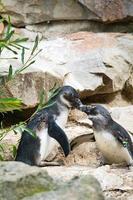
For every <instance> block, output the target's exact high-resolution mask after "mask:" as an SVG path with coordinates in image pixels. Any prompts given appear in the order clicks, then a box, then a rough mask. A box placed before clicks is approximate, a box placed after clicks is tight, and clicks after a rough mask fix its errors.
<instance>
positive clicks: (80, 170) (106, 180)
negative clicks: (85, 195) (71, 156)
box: [46, 165, 133, 200]
mask: <svg viewBox="0 0 133 200" xmlns="http://www.w3.org/2000/svg"><path fill="white" fill-rule="evenodd" d="M46 169H47V171H48V173H49V174H51V175H52V177H53V178H54V179H55V180H56V181H59V180H63V181H67V180H71V178H73V177H74V176H87V174H92V175H93V176H94V177H96V178H97V179H98V181H99V182H100V184H101V187H102V190H103V191H104V194H105V197H106V199H107V200H110V199H115V200H116V199H117V200H127V199H131V196H132V194H133V187H132V180H133V170H132V169H130V170H129V169H128V168H121V167H115V166H109V165H106V166H102V167H98V168H91V167H88V166H87V167H85V166H71V167H55V168H46ZM53 169H54V170H53ZM58 174H60V176H58Z"/></svg>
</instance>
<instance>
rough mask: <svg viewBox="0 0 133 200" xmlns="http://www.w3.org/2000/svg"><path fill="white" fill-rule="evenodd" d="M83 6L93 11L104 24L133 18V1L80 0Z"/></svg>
mask: <svg viewBox="0 0 133 200" xmlns="http://www.w3.org/2000/svg"><path fill="white" fill-rule="evenodd" d="M78 1H79V2H80V3H81V4H82V5H84V6H85V7H87V8H88V12H89V11H92V12H93V13H94V14H95V15H97V17H98V18H99V20H102V21H103V22H108V23H111V22H116V21H121V20H125V19H127V20H130V19H132V17H133V12H132V10H133V1H132V0H117V1H115V0H111V1H110V0H94V1H92V0H91V1H90V0H78Z"/></svg>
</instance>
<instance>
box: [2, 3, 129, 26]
mask: <svg viewBox="0 0 133 200" xmlns="http://www.w3.org/2000/svg"><path fill="white" fill-rule="evenodd" d="M132 9H133V2H132V0H117V1H115V0H111V1H108V0H100V1H99V0H95V1H93V0H91V1H90V0H79V1H74V0H67V1H65V0H57V1H52V0H39V1H36V0H28V1H26V0H14V1H12V0H1V2H0V13H1V14H2V15H3V16H7V15H11V17H12V22H13V24H15V25H17V26H24V25H26V24H37V23H42V22H46V21H47V22H49V21H62V20H93V21H94V20H95V21H102V22H108V23H112V22H117V21H125V20H127V21H131V20H132V18H133V12H132ZM20 10H21V12H20Z"/></svg>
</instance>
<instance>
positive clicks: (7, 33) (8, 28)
mask: <svg viewBox="0 0 133 200" xmlns="http://www.w3.org/2000/svg"><path fill="white" fill-rule="evenodd" d="M10 30H11V19H10V16H8V26H7V31H6V38H7V37H8V35H9V33H10Z"/></svg>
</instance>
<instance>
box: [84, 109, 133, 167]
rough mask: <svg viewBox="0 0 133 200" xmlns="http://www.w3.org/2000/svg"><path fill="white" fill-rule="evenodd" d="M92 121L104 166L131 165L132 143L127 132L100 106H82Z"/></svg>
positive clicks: (132, 159)
mask: <svg viewBox="0 0 133 200" xmlns="http://www.w3.org/2000/svg"><path fill="white" fill-rule="evenodd" d="M81 110H82V111H84V112H85V113H86V114H87V115H88V117H89V119H90V120H91V121H92V123H93V125H92V127H93V130H94V136H95V140H96V144H97V147H98V149H99V150H100V152H101V153H102V155H103V158H104V161H105V164H113V163H123V162H125V163H126V164H127V165H129V166H130V165H133V143H132V140H131V137H130V135H129V134H128V132H127V131H126V130H125V129H124V128H123V127H122V126H121V125H119V124H118V123H117V122H115V121H114V120H113V119H112V117H111V115H110V113H109V111H108V110H107V109H105V108H104V107H103V106H101V105H92V106H82V108H81Z"/></svg>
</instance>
